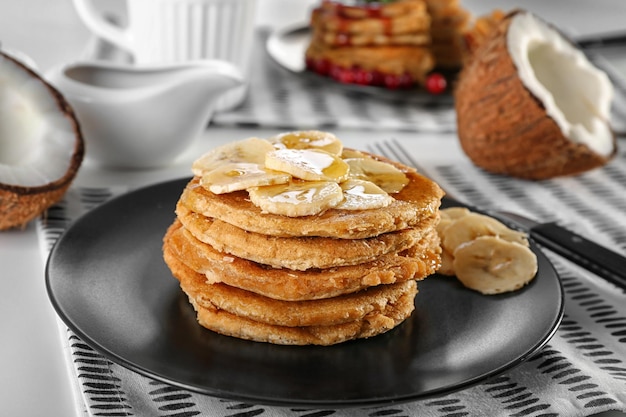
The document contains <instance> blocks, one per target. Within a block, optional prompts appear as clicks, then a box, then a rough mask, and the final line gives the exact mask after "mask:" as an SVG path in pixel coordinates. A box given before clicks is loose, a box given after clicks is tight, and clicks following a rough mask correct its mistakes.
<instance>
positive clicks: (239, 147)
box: [191, 138, 274, 176]
mask: <svg viewBox="0 0 626 417" xmlns="http://www.w3.org/2000/svg"><path fill="white" fill-rule="evenodd" d="M273 149H274V146H272V143H271V142H270V141H269V140H266V139H259V138H248V139H243V140H239V141H237V142H231V143H228V144H226V145H222V146H218V147H217V148H215V149H212V150H210V151H209V152H207V153H205V154H204V155H202V156H201V157H200V158H198V159H196V160H195V161H194V162H193V164H192V165H191V171H192V172H193V173H194V175H197V176H202V175H203V174H205V173H207V172H210V171H212V170H214V169H216V168H218V167H220V166H221V165H225V164H231V163H241V162H243V163H252V164H258V165H261V166H263V164H264V163H265V154H266V153H268V152H270V151H272V150H273Z"/></svg>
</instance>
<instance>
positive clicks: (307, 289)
mask: <svg viewBox="0 0 626 417" xmlns="http://www.w3.org/2000/svg"><path fill="white" fill-rule="evenodd" d="M163 251H164V256H171V257H175V258H177V259H179V260H180V261H182V262H183V263H184V264H185V265H187V266H188V267H189V268H191V269H193V270H194V271H196V272H199V273H201V274H204V275H205V276H206V279H207V282H208V283H217V282H222V283H225V284H227V285H230V286H233V287H237V288H241V289H244V290H247V291H251V292H254V293H257V294H261V295H264V296H266V297H269V298H274V299H277V300H287V301H300V300H312V299H322V298H329V297H335V296H338V295H341V294H348V293H353V292H356V291H359V290H361V289H364V288H367V287H371V286H375V285H380V284H392V283H395V282H405V281H408V280H412V279H423V278H425V277H426V276H428V275H431V274H433V273H434V272H435V271H436V270H437V268H438V267H439V263H440V258H439V253H440V252H441V247H440V245H439V238H438V235H437V231H436V230H435V229H434V228H433V229H432V230H431V231H430V232H428V233H427V234H426V235H425V236H424V239H423V241H422V242H420V243H419V244H418V245H415V246H414V247H412V248H411V249H409V250H407V251H406V253H400V254H397V255H396V254H392V255H384V256H381V257H379V258H378V259H375V260H372V261H370V262H366V263H363V264H359V265H353V266H343V267H337V268H330V269H310V270H307V271H293V270H289V269H284V268H283V269H276V268H271V267H267V266H264V265H261V264H258V263H256V262H252V261H248V260H246V259H242V258H238V257H236V256H232V255H228V254H224V253H220V252H218V251H216V250H215V249H213V248H212V247H211V245H208V244H206V243H203V242H200V241H199V240H198V239H196V238H195V237H194V236H193V235H192V234H191V233H189V232H188V231H187V230H185V229H184V228H182V227H181V224H180V222H179V221H178V220H176V221H174V223H173V224H172V225H171V226H170V227H169V228H168V230H167V233H166V234H165V237H164V244H163ZM403 255H406V256H403Z"/></svg>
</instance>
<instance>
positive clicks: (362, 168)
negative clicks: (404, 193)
mask: <svg viewBox="0 0 626 417" xmlns="http://www.w3.org/2000/svg"><path fill="white" fill-rule="evenodd" d="M345 161H346V162H347V163H348V165H349V166H350V177H352V178H357V179H361V180H367V181H371V182H373V183H374V184H376V185H377V186H379V187H380V188H382V189H383V190H385V191H386V192H387V193H391V194H393V193H397V192H400V191H401V190H402V189H403V188H404V186H405V185H407V184H408V183H409V179H408V178H407V176H406V175H404V172H402V171H400V170H399V169H398V168H396V167H394V166H393V165H390V164H388V163H385V162H382V161H377V160H375V159H372V158H369V157H366V156H365V157H360V158H359V157H357V158H348V159H346V160H345Z"/></svg>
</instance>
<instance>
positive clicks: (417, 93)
mask: <svg viewBox="0 0 626 417" xmlns="http://www.w3.org/2000/svg"><path fill="white" fill-rule="evenodd" d="M310 39H311V31H310V29H309V27H308V26H307V25H303V24H297V25H292V26H288V27H285V28H282V29H279V30H276V31H274V32H273V33H272V34H271V35H270V36H269V38H268V39H267V42H266V44H265V46H266V50H267V53H268V55H269V56H270V58H272V60H273V61H274V62H275V63H276V64H277V65H278V66H279V67H281V68H283V69H284V70H287V71H289V72H290V73H292V74H296V75H298V76H300V77H306V78H307V79H309V80H315V81H317V82H320V83H322V84H323V85H326V86H330V87H333V88H338V89H340V90H342V91H346V92H350V93H354V94H364V95H368V96H372V97H377V98H379V99H382V100H391V101H398V102H407V103H417V104H423V105H432V104H437V105H441V104H443V105H452V103H453V101H454V100H453V96H452V93H451V88H450V87H449V88H448V90H447V91H445V92H444V93H442V94H431V93H428V92H427V91H426V90H425V89H424V88H422V87H414V88H408V89H397V90H393V89H388V88H384V87H377V86H367V85H359V84H346V83H340V82H338V81H335V80H334V79H332V78H329V77H325V76H322V75H319V74H317V73H315V72H313V71H309V70H307V69H306V65H305V51H306V47H307V46H308V44H309V41H310ZM437 71H438V72H440V73H441V74H442V75H444V76H445V77H446V79H447V80H448V84H449V85H451V84H452V82H453V80H454V78H455V77H456V71H450V70H437Z"/></svg>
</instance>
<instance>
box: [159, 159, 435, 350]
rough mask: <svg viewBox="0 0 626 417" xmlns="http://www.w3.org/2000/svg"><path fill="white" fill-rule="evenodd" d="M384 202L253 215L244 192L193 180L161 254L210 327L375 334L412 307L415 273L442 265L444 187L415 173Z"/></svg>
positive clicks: (320, 341) (313, 340) (247, 333)
mask: <svg viewBox="0 0 626 417" xmlns="http://www.w3.org/2000/svg"><path fill="white" fill-rule="evenodd" d="M395 166H396V167H401V169H402V170H403V171H404V172H405V174H406V176H407V177H408V179H409V183H408V185H406V186H405V187H404V188H403V189H402V190H401V191H400V192H399V193H397V194H394V195H393V197H394V201H393V202H392V203H391V205H389V206H387V207H384V208H380V209H367V210H355V211H352V210H339V209H328V210H325V211H324V212H322V213H320V214H318V215H313V216H302V217H287V216H283V215H277V214H271V213H265V212H262V211H261V210H260V209H259V208H258V207H256V206H255V205H254V204H252V203H251V201H250V199H249V198H248V193H247V191H245V190H244V191H234V192H230V193H225V194H219V195H218V194H214V193H212V192H211V191H209V190H207V189H206V188H204V187H203V186H201V185H200V178H199V177H198V176H196V177H194V178H193V179H192V180H191V181H190V182H189V183H188V184H187V186H186V188H185V189H184V190H183V191H182V194H181V196H180V198H179V200H178V203H177V206H176V219H175V220H174V222H173V224H172V225H171V226H170V227H169V229H168V230H167V233H166V235H165V237H164V244H163V252H164V259H165V261H166V263H167V265H168V266H169V268H170V269H171V271H172V273H173V275H174V276H175V277H176V278H177V279H178V280H179V281H180V285H181V288H182V290H183V291H184V292H185V293H186V294H187V295H188V297H189V300H190V302H191V304H192V305H193V306H194V308H195V310H196V312H197V318H198V321H199V323H200V324H201V325H202V326H204V327H206V328H208V329H210V330H213V331H215V332H218V333H221V334H224V335H229V336H235V337H239V338H243V339H249V340H254V341H263V342H270V343H276V344H286V345H305V344H316V345H331V344H335V343H339V342H343V341H346V340H351V339H356V338H366V337H371V336H374V335H377V334H381V333H384V332H386V331H388V330H390V329H392V328H394V327H395V326H397V325H398V324H400V323H401V322H402V321H403V320H405V319H406V318H407V317H409V316H410V315H411V313H412V312H413V310H414V298H415V295H416V294H417V284H416V281H417V280H421V279H423V278H425V277H426V276H428V275H430V274H432V273H434V272H435V271H436V269H437V268H438V267H439V264H440V251H441V249H440V245H439V238H438V235H437V231H436V225H437V224H438V222H439V205H440V201H441V197H442V194H443V193H442V191H441V189H440V188H439V187H438V186H437V184H435V183H434V182H432V181H430V180H429V179H427V178H425V177H423V176H421V175H420V174H419V173H417V172H416V171H415V170H413V169H411V168H408V167H406V166H403V165H400V164H395Z"/></svg>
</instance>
